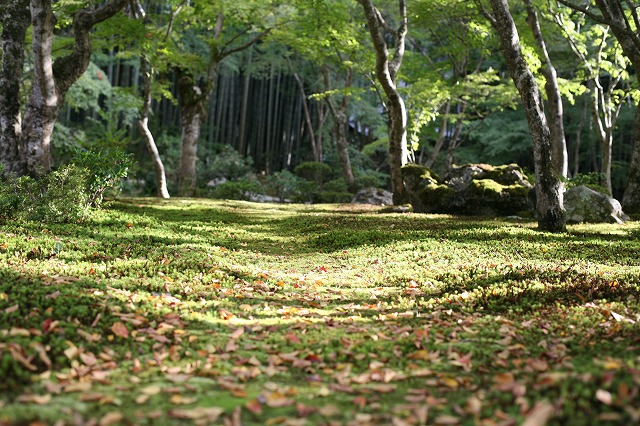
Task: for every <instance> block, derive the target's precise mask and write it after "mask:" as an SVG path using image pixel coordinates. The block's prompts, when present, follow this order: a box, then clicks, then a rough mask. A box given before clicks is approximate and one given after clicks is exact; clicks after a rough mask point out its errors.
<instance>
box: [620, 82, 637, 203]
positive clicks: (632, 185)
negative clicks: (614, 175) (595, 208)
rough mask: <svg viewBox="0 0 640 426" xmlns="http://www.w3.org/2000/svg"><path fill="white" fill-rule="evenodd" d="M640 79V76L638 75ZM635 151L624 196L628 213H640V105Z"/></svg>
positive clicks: (635, 120) (635, 127)
mask: <svg viewBox="0 0 640 426" xmlns="http://www.w3.org/2000/svg"><path fill="white" fill-rule="evenodd" d="M638 79H639V80H640V76H638ZM633 135H634V141H633V153H632V154H631V164H630V165H629V177H628V179H627V188H626V189H625V191H624V196H623V197H622V207H623V208H624V210H625V211H626V212H627V213H640V107H639V108H637V109H636V115H635V119H634V121H633Z"/></svg>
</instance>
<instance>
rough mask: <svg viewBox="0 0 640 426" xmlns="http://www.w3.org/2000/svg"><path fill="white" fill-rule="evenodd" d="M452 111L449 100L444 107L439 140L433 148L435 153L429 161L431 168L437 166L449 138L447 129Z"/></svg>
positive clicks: (428, 165) (430, 156)
mask: <svg viewBox="0 0 640 426" xmlns="http://www.w3.org/2000/svg"><path fill="white" fill-rule="evenodd" d="M450 111H451V100H450V99H449V100H447V103H446V104H445V106H444V111H443V112H442V124H440V132H439V133H438V139H437V140H436V144H435V146H434V147H433V151H431V154H430V155H429V158H428V159H427V162H426V164H425V165H426V166H427V167H429V168H431V167H433V165H434V164H435V162H436V160H437V159H438V155H439V154H440V150H441V149H442V147H443V146H444V141H445V139H446V138H447V129H448V127H449V112H450Z"/></svg>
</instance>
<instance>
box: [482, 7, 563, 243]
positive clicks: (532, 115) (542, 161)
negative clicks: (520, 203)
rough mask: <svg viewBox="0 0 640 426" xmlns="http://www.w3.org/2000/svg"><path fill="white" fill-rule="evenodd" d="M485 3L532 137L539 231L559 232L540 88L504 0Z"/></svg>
mask: <svg viewBox="0 0 640 426" xmlns="http://www.w3.org/2000/svg"><path fill="white" fill-rule="evenodd" d="M489 3H490V4H491V8H492V10H493V14H494V16H493V17H490V19H491V21H492V24H493V25H494V27H495V28H496V30H497V32H498V36H499V37H500V47H501V49H502V53H503V55H504V58H505V62H506V64H507V67H508V68H509V74H510V75H511V78H512V79H513V81H514V83H515V85H516V88H517V89H518V92H519V93H520V97H521V99H522V102H523V104H524V109H525V114H526V117H527V122H528V124H529V131H530V132H531V138H532V139H533V154H534V161H535V172H536V178H537V182H536V187H535V191H536V210H537V214H538V228H539V229H540V230H543V231H551V232H563V231H565V230H566V214H565V211H564V207H563V200H562V198H563V191H564V185H563V184H562V182H561V181H560V179H559V176H558V175H557V173H556V171H555V169H554V167H553V161H552V148H551V139H550V131H549V126H548V124H547V119H546V117H545V115H544V108H543V105H542V98H541V96H540V91H539V89H538V85H537V83H536V81H535V78H534V77H533V74H532V73H531V71H530V69H529V66H528V64H527V62H526V60H525V59H524V57H523V56H522V51H521V49H520V37H519V35H518V30H517V28H516V26H515V23H514V22H513V17H512V16H511V12H510V11H509V5H508V4H507V0H490V1H489Z"/></svg>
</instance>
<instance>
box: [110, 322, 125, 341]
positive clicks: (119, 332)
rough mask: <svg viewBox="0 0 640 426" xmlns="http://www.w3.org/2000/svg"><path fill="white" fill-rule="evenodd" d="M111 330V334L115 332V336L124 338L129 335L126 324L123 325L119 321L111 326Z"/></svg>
mask: <svg viewBox="0 0 640 426" xmlns="http://www.w3.org/2000/svg"><path fill="white" fill-rule="evenodd" d="M111 331H112V332H113V334H115V335H116V336H119V337H122V338H124V339H126V338H127V337H129V330H128V329H127V326H126V325H124V324H123V323H121V322H119V321H118V322H116V323H114V324H113V325H112V326H111Z"/></svg>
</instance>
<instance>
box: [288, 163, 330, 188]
mask: <svg viewBox="0 0 640 426" xmlns="http://www.w3.org/2000/svg"><path fill="white" fill-rule="evenodd" d="M293 172H294V173H295V174H296V175H298V176H300V177H301V178H303V179H305V180H308V181H312V182H315V183H316V184H317V185H318V186H319V187H320V188H322V186H323V185H324V183H325V182H327V181H328V180H329V179H330V178H331V175H333V170H331V167H330V166H329V165H327V164H325V163H319V162H317V161H306V162H304V163H300V164H298V165H297V166H296V168H295V169H294V170H293Z"/></svg>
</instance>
